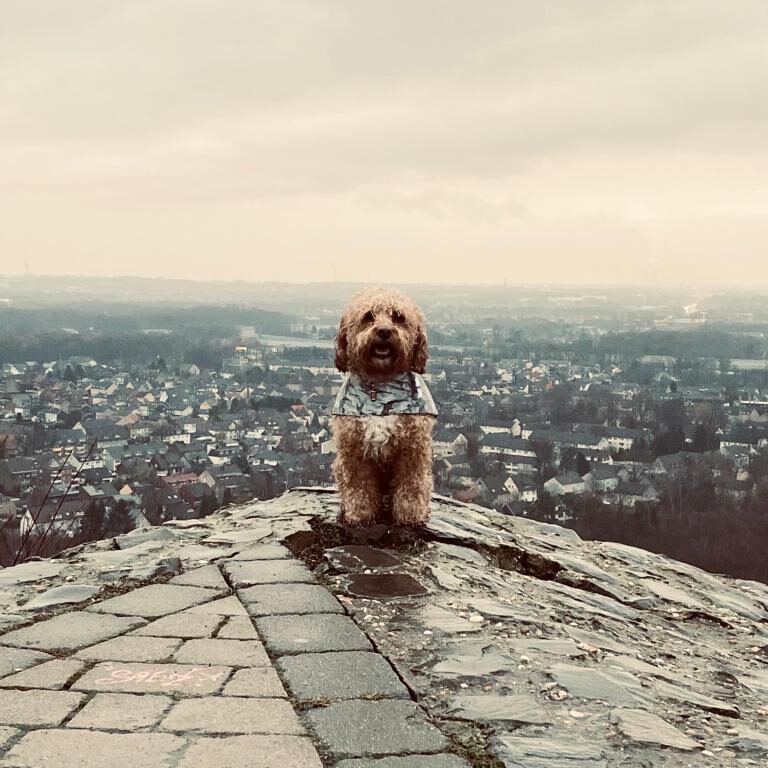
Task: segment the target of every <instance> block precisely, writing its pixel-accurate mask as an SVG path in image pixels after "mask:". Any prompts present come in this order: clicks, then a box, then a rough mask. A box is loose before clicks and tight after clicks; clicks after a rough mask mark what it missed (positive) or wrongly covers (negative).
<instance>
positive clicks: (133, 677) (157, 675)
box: [72, 661, 232, 696]
mask: <svg viewBox="0 0 768 768" xmlns="http://www.w3.org/2000/svg"><path fill="white" fill-rule="evenodd" d="M231 673H232V669H231V668H230V667H203V666H195V665H193V664H122V663H120V662H112V661H107V662H104V663H103V664H97V665H96V666H95V667H94V668H93V669H92V670H90V671H89V672H87V673H86V674H85V675H83V676H82V677H81V678H80V679H79V680H78V681H77V682H75V684H74V685H73V686H72V690H78V691H115V692H120V693H173V694H174V695H176V696H209V695H210V694H213V693H216V692H217V691H219V690H221V688H222V687H223V685H224V683H225V682H226V680H227V679H228V678H229V676H230V675H231Z"/></svg>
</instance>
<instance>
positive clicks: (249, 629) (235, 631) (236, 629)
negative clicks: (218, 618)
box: [216, 616, 259, 640]
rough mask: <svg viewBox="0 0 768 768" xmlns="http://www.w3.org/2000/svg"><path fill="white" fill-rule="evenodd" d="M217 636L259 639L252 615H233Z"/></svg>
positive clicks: (222, 637)
mask: <svg viewBox="0 0 768 768" xmlns="http://www.w3.org/2000/svg"><path fill="white" fill-rule="evenodd" d="M216 637H217V638H220V639H222V640H257V639H258V637H259V635H258V633H257V632H256V629H255V628H254V626H253V622H252V621H251V617H250V616H232V617H231V618H229V619H227V623H226V624H224V626H223V627H221V629H219V631H218V632H217V633H216Z"/></svg>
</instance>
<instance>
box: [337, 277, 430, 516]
mask: <svg viewBox="0 0 768 768" xmlns="http://www.w3.org/2000/svg"><path fill="white" fill-rule="evenodd" d="M383 338H385V342H386V345H388V348H389V349H390V352H389V354H388V355H387V357H386V358H381V357H380V356H377V354H376V350H377V345H378V346H379V347H380V346H381V344H382V339H383ZM427 359H428V346H427V332H426V325H425V321H424V315H423V314H422V312H421V310H420V309H419V308H418V307H417V306H416V305H415V304H414V303H413V302H412V301H411V300H410V299H409V298H408V297H407V296H405V295H403V294H402V293H399V292H397V291H393V290H388V289H383V288H377V289H373V290H368V291H364V292H362V293H359V294H358V295H357V296H355V297H354V298H353V299H352V301H351V302H350V304H349V305H348V306H347V308H346V309H345V310H344V313H343V315H342V318H341V323H340V325H339V333H338V335H337V337H336V367H337V368H338V369H339V370H340V371H349V372H351V373H354V374H356V375H358V376H360V377H362V378H364V379H366V380H371V381H377V380H378V381H381V380H385V379H387V378H388V377H390V376H393V375H395V374H400V373H407V372H408V371H413V372H415V373H424V370H425V368H426V365H427ZM433 426H434V418H433V417H432V416H428V415H414V414H399V415H389V416H365V417H356V416H334V417H332V419H331V428H332V430H333V434H334V438H335V440H336V450H337V457H336V461H335V462H334V465H333V471H334V474H335V476H336V482H337V484H338V488H339V493H340V494H341V503H342V511H341V520H342V522H344V523H346V524H348V525H355V526H363V525H372V524H374V523H375V522H377V521H380V520H382V516H383V508H382V503H383V497H384V495H389V496H391V500H392V519H393V521H394V522H395V524H399V525H409V524H410V525H413V524H417V523H421V522H424V521H425V520H426V519H427V517H428V516H429V504H430V500H431V496H432V428H433Z"/></svg>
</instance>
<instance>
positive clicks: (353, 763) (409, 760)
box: [336, 755, 469, 768]
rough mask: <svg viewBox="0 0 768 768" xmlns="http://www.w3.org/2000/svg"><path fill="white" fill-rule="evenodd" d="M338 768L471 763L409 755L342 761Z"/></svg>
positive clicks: (461, 766)
mask: <svg viewBox="0 0 768 768" xmlns="http://www.w3.org/2000/svg"><path fill="white" fill-rule="evenodd" d="M336 768H469V763H468V762H466V760H462V759H461V758H460V757H457V756H456V755H408V757H380V758H378V759H376V758H374V759H370V758H363V759H362V760H342V761H341V762H340V763H336Z"/></svg>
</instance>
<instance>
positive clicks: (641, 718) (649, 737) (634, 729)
mask: <svg viewBox="0 0 768 768" xmlns="http://www.w3.org/2000/svg"><path fill="white" fill-rule="evenodd" d="M611 722H612V723H614V725H616V727H617V728H618V730H619V732H620V733H623V734H624V735H625V736H626V737H627V738H628V739H631V740H632V741H637V742H641V743H645V744H657V745H659V746H662V747H672V748H673V749H680V750H683V751H685V752H690V751H691V750H694V749H701V745H700V744H699V743H698V742H696V741H694V740H693V739H691V738H689V737H688V736H686V735H685V734H684V733H681V732H680V731H678V730H677V728H675V727H674V726H673V725H670V724H669V723H668V722H666V721H665V720H662V719H661V718H660V717H658V716H657V715H654V714H653V713H651V712H646V711H645V710H642V709H614V710H613V711H612V712H611Z"/></svg>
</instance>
